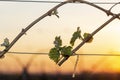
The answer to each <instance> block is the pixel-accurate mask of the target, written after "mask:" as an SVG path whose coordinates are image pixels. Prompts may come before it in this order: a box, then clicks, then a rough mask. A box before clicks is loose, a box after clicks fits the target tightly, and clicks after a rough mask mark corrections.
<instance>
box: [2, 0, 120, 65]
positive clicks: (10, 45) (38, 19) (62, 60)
mask: <svg viewBox="0 0 120 80" xmlns="http://www.w3.org/2000/svg"><path fill="white" fill-rule="evenodd" d="M75 2H79V3H84V4H87V5H90V6H93V7H95V8H97V9H99V10H101V11H103V12H104V13H106V14H107V16H110V15H111V16H112V17H111V18H110V19H109V20H108V21H106V22H105V23H103V24H102V25H101V26H99V27H98V28H97V29H96V30H95V31H93V32H92V33H91V35H89V36H87V38H85V39H84V40H83V41H82V42H81V43H80V44H79V45H78V46H76V47H75V48H74V49H73V50H72V55H74V54H75V52H76V51H77V50H79V49H80V48H81V47H82V46H83V45H84V44H85V43H86V42H87V41H88V40H90V39H91V38H92V37H93V36H94V35H95V34H96V33H98V32H99V31H100V30H101V29H103V28H104V27H105V26H106V25H108V24H109V23H110V22H112V21H113V20H114V19H116V18H117V19H120V13H118V14H115V13H112V12H111V9H112V8H113V7H114V6H115V5H117V4H115V5H114V6H112V7H111V8H110V9H109V10H106V9H104V8H102V7H100V6H98V5H95V4H93V3H91V2H88V1H85V0H68V1H64V2H61V3H60V4H58V5H56V6H55V7H53V8H52V9H50V10H49V11H48V12H46V13H45V14H43V15H42V16H40V17H39V18H37V19H36V20H34V21H33V22H32V23H30V24H29V25H28V26H27V27H26V28H25V29H22V31H21V32H20V33H19V34H18V35H17V36H16V37H15V38H14V39H13V41H12V42H11V43H10V44H9V46H8V47H6V48H5V49H4V50H3V51H1V52H0V57H2V56H4V55H5V54H6V53H7V52H8V51H9V50H10V49H11V47H12V46H13V45H14V44H15V43H16V42H17V41H18V40H19V39H20V38H21V37H22V36H23V35H24V34H25V33H26V32H27V31H28V30H29V29H30V28H32V27H33V26H34V25H35V24H36V23H38V22H39V21H41V20H42V19H43V18H45V17H47V16H51V15H56V16H57V17H59V16H58V15H57V13H56V10H57V9H58V8H59V7H61V6H63V5H65V4H67V3H75ZM69 57H70V56H67V57H64V58H62V59H61V60H60V62H58V63H57V64H58V65H59V66H61V65H62V64H63V63H64V62H65V61H66V60H67V59H68V58H69Z"/></svg>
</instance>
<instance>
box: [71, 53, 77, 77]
mask: <svg viewBox="0 0 120 80" xmlns="http://www.w3.org/2000/svg"><path fill="white" fill-rule="evenodd" d="M78 61H79V55H77V59H76V62H75V66H74V72H73V75H72V77H73V78H74V77H75V71H76V68H77V64H78Z"/></svg>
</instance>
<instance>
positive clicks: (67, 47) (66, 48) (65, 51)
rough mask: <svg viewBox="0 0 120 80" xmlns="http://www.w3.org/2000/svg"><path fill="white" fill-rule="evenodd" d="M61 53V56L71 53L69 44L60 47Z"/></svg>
mask: <svg viewBox="0 0 120 80" xmlns="http://www.w3.org/2000/svg"><path fill="white" fill-rule="evenodd" d="M61 55H63V56H71V55H72V47H71V46H64V47H62V49H61Z"/></svg>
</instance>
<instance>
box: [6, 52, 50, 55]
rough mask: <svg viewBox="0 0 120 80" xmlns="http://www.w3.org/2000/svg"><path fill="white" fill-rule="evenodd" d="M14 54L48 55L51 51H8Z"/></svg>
mask: <svg viewBox="0 0 120 80" xmlns="http://www.w3.org/2000/svg"><path fill="white" fill-rule="evenodd" d="M7 53H13V54H38V55H48V54H49V53H39V52H7Z"/></svg>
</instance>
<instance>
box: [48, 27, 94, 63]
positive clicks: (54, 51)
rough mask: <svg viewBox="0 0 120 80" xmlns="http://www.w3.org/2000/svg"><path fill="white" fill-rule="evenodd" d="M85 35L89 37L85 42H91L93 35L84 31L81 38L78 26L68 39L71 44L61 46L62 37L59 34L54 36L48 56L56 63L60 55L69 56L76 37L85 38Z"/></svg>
mask: <svg viewBox="0 0 120 80" xmlns="http://www.w3.org/2000/svg"><path fill="white" fill-rule="evenodd" d="M87 37H91V39H90V40H88V41H86V42H87V43H90V42H92V40H93V37H92V36H91V34H90V33H84V34H83V38H82V36H81V30H80V28H79V27H78V28H77V31H76V32H74V33H73V35H72V38H71V40H70V45H71V46H63V47H62V39H61V38H60V36H56V37H55V41H54V47H53V48H51V49H50V51H49V58H50V59H52V60H53V61H54V62H55V63H56V64H57V63H58V62H59V61H60V59H61V57H66V56H68V57H69V56H71V55H72V48H73V46H74V43H75V41H76V40H77V39H81V40H85V39H86V38H87Z"/></svg>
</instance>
